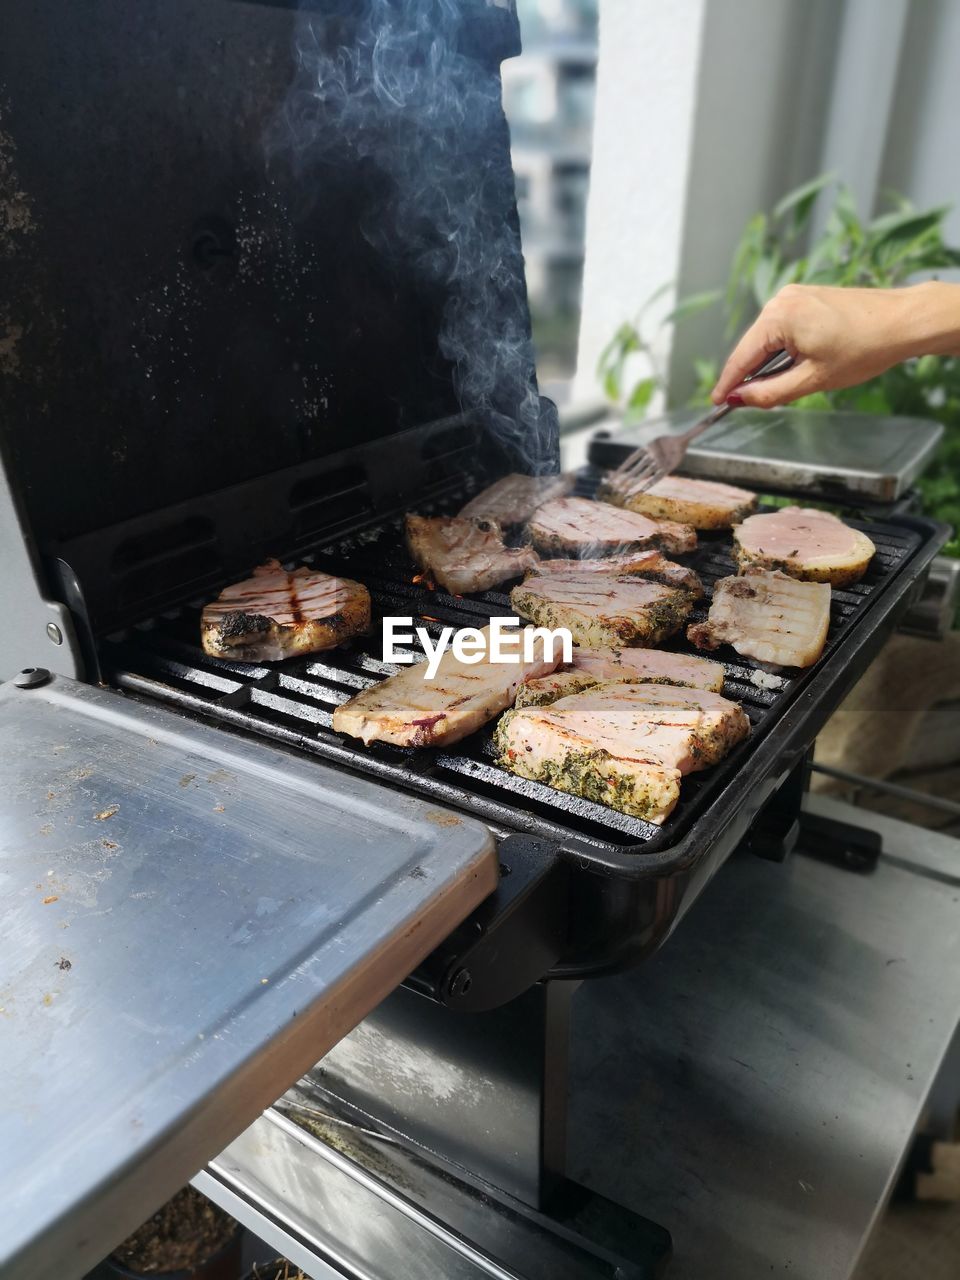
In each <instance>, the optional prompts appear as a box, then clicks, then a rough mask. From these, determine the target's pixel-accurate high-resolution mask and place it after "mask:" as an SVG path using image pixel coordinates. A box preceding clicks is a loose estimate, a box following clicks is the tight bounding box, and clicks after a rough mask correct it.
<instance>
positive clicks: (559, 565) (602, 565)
mask: <svg viewBox="0 0 960 1280" xmlns="http://www.w3.org/2000/svg"><path fill="white" fill-rule="evenodd" d="M533 572H534V573H535V574H536V575H537V577H539V578H545V577H546V576H547V575H548V574H561V575H563V574H566V575H569V574H570V573H607V574H610V573H613V574H629V575H631V576H633V577H637V578H649V579H650V581H651V582H662V583H664V584H665V585H666V586H668V587H677V588H679V589H680V590H682V591H688V592H689V593H690V594H691V595H692V596H693V597H694V598H695V599H697V600H699V599H700V597H701V596H702V595H703V583H702V582H701V581H700V577H699V575H698V574H697V573H695V572H694V571H693V569H688V568H687V567H686V565H682V564H677V563H676V562H675V561H673V560H668V559H667V558H666V556H663V555H661V554H660V552H659V551H634V552H633V553H632V554H630V553H628V554H627V555H621V556H604V557H603V558H602V559H600V560H571V559H570V558H569V557H568V556H565V557H563V558H561V559H559V560H541V561H540V563H539V564H538V565H537V566H536V568H535V569H534V570H533Z"/></svg>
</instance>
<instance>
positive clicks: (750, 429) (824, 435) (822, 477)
mask: <svg viewBox="0 0 960 1280" xmlns="http://www.w3.org/2000/svg"><path fill="white" fill-rule="evenodd" d="M701 414H702V410H699V409H683V410H678V411H676V412H674V413H670V414H667V415H666V416H665V417H663V418H659V419H657V420H656V421H652V420H651V421H649V422H643V423H640V424H638V425H637V426H634V427H620V428H619V429H617V430H615V431H613V432H610V433H607V434H605V435H603V436H602V438H599V439H597V438H595V440H596V443H595V444H593V445H591V461H595V462H597V463H598V464H599V465H609V464H610V463H611V462H614V461H615V459H613V458H612V457H611V458H609V459H601V458H600V457H594V449H595V448H596V447H597V446H599V447H600V449H601V450H602V451H603V452H604V453H606V452H608V451H611V452H612V451H615V450H617V449H618V448H619V449H620V451H621V452H622V453H623V454H624V455H625V454H626V452H627V451H628V450H629V449H632V448H635V447H636V446H637V445H638V444H643V443H645V442H646V441H647V440H651V439H653V437H654V436H657V435H669V434H673V433H679V432H681V431H685V430H686V429H687V428H688V427H690V426H692V425H693V423H694V422H696V421H697V420H698V418H699V417H700V416H701ZM942 435H943V427H941V426H940V424H939V423H937V422H931V421H930V420H929V419H926V418H885V417H881V416H880V415H877V414H867V413H812V412H808V411H806V410H802V409H787V410H774V411H771V412H763V411H762V410H758V409H738V410H737V411H736V412H735V413H732V414H730V415H729V417H727V418H725V419H724V420H723V421H722V422H720V423H718V424H717V425H716V426H715V427H713V428H711V430H710V431H708V432H707V433H706V434H705V435H703V436H701V438H700V439H699V440H697V441H696V442H695V443H694V444H693V445H691V447H690V450H689V452H688V453H687V456H686V459H685V461H684V465H683V470H684V471H685V472H687V473H688V474H689V475H695V476H705V477H710V478H713V479H717V480H730V481H739V482H740V483H743V484H747V485H751V486H758V485H759V486H768V487H769V488H771V489H776V490H786V491H788V492H800V493H802V492H811V493H814V492H815V493H816V494H817V495H818V496H819V497H822V498H826V499H829V498H834V497H835V498H843V497H848V498H854V499H856V498H859V499H868V500H870V501H872V502H894V501H896V499H897V498H899V497H901V496H902V495H903V494H904V493H905V492H906V491H907V490H908V489H909V488H910V486H911V484H912V483H913V481H914V480H915V479H916V478H917V476H918V475H920V473H921V472H922V471H923V470H924V468H925V467H926V466H927V464H928V463H929V462H930V460H931V458H932V457H933V454H934V452H935V451H936V448H937V445H938V444H939V442H940V439H941V437H942Z"/></svg>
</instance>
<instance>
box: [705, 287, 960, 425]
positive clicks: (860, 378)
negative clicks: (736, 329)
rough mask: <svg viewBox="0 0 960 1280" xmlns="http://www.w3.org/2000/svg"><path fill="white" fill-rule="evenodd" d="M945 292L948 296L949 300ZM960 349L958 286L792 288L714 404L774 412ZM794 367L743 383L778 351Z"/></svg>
mask: <svg viewBox="0 0 960 1280" xmlns="http://www.w3.org/2000/svg"><path fill="white" fill-rule="evenodd" d="M944 291H947V292H946V293H944ZM951 343H954V344H960V287H958V286H956V285H941V284H938V283H937V282H932V284H923V285H914V286H912V287H910V288H906V289H843V288H836V287H832V286H826V285H800V284H791V285H787V286H786V288H784V289H781V290H780V292H779V293H778V294H777V295H776V297H774V298H772V299H771V300H770V302H768V303H767V305H766V306H765V307H764V308H763V310H762V311H761V312H760V315H759V316H758V317H757V319H756V320H755V321H754V323H753V324H752V325H751V326H750V328H749V329H748V330H747V332H746V333H745V334H744V335H743V337H742V338H741V339H740V341H739V342H738V343H737V346H736V347H735V349H734V351H733V353H732V355H731V356H730V358H729V359H728V360H727V363H726V365H725V366H724V369H723V372H722V373H721V374H720V377H719V379H718V380H717V385H716V386H715V387H714V389H713V392H712V394H711V398H712V400H713V402H714V403H715V404H722V403H723V402H724V401H725V400H728V399H729V400H731V402H733V403H736V404H745V405H753V406H756V407H757V408H761V409H771V408H773V407H774V406H775V405H779V404H788V403H789V402H790V401H791V400H796V399H798V398H799V397H800V396H806V395H810V394H811V393H812V392H814V391H832V390H836V389H837V388H839V387H851V386H855V385H856V384H857V383H859V382H866V381H867V379H868V378H874V377H876V376H877V374H880V373H883V372H884V371H885V370H887V369H889V368H890V367H891V366H892V365H894V364H897V363H898V362H899V361H900V360H906V359H907V358H909V357H910V356H913V355H922V354H926V353H927V352H928V351H929V352H931V353H934V354H946V353H948V352H950V351H951V350H953V349H955V348H954V347H952V346H951ZM781 349H784V350H786V351H788V352H789V353H790V354H791V355H792V356H793V357H794V364H793V367H792V368H790V369H788V370H787V371H786V372H785V373H780V374H777V375H775V376H774V377H772V378H764V379H758V380H757V381H756V382H749V383H746V384H744V383H743V379H744V378H745V377H746V376H747V375H748V374H749V373H751V372H752V371H753V370H754V369H756V368H757V366H758V365H760V364H762V363H763V361H764V360H765V359H766V358H767V357H768V356H769V355H771V354H772V353H773V352H775V351H779V350H781Z"/></svg>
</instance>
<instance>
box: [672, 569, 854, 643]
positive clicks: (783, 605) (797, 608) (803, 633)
mask: <svg viewBox="0 0 960 1280" xmlns="http://www.w3.org/2000/svg"><path fill="white" fill-rule="evenodd" d="M829 626H830V584H829V583H826V582H798V581H797V580H796V579H795V578H791V577H789V576H788V575H787V574H785V573H779V572H777V571H775V570H768V569H748V570H747V572H746V573H745V574H744V575H743V576H742V577H739V578H721V579H720V581H719V582H718V583H717V584H716V585H715V587H714V589H713V601H712V603H711V605H710V613H709V615H708V617H707V621H706V622H701V623H698V624H696V625H695V626H692V627H688V628H687V639H688V640H691V641H692V642H693V643H694V644H695V645H697V646H698V647H699V648H701V649H716V648H717V647H718V646H719V645H721V644H731V645H733V647H734V649H736V651H737V653H742V654H744V655H745V656H746V657H748V658H756V659H757V661H758V662H766V663H770V664H772V665H773V666H778V667H810V666H813V664H814V663H815V662H816V661H817V659H818V658H819V657H820V655H821V653H822V652H823V646H824V644H825V643H826V639H827V629H828V628H829Z"/></svg>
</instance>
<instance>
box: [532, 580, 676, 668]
mask: <svg viewBox="0 0 960 1280" xmlns="http://www.w3.org/2000/svg"><path fill="white" fill-rule="evenodd" d="M510 603H511V605H512V606H513V608H514V609H515V610H516V612H517V613H519V614H521V615H522V616H523V617H524V618H528V619H529V620H530V621H531V622H535V623H537V625H538V626H544V627H567V628H569V631H570V634H571V636H572V637H573V643H574V644H578V645H586V646H593V647H595V648H600V649H602V648H619V647H621V646H635V645H654V644H660V642H661V641H663V640H666V639H667V638H668V637H669V636H672V635H673V634H674V633H675V632H677V631H679V629H680V627H681V626H682V625H683V623H684V622H685V621H686V619H687V617H688V616H689V614H690V610H691V609H692V607H693V601H692V600H691V598H690V596H689V594H688V593H687V592H686V591H677V590H676V589H675V588H673V587H665V586H663V584H662V583H659V582H645V581H644V580H643V579H642V578H633V577H629V576H619V577H618V576H614V575H612V574H611V575H610V576H607V575H606V574H602V573H584V574H579V575H578V574H577V573H576V572H575V571H573V572H571V573H570V574H569V575H568V574H562V575H561V574H548V575H547V576H546V577H543V578H540V577H537V576H536V575H533V576H532V577H529V578H527V579H526V580H525V581H524V582H522V583H520V584H519V586H516V587H514V588H513V590H512V591H511V592H510Z"/></svg>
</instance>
